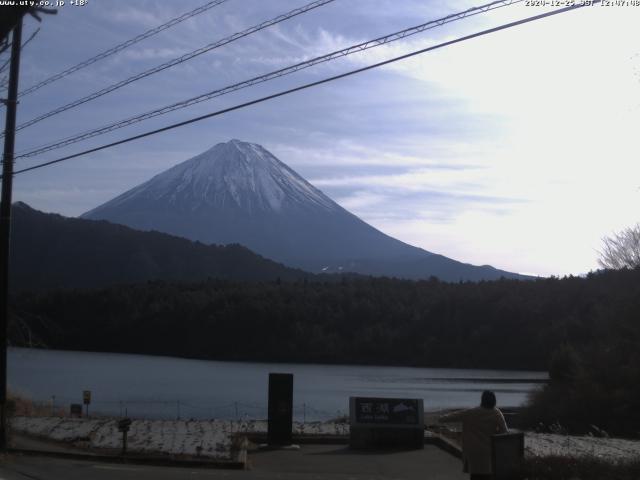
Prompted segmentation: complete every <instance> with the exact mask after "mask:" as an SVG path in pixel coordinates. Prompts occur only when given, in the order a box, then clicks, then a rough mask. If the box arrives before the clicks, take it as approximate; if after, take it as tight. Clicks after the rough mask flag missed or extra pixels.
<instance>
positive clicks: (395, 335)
mask: <svg viewBox="0 0 640 480" xmlns="http://www.w3.org/2000/svg"><path fill="white" fill-rule="evenodd" d="M639 307H640V271H637V270H636V271H618V272H606V273H600V274H591V275H589V277H588V278H575V277H571V278H564V279H555V278H551V279H545V280H537V281H517V280H502V281H494V282H480V283H470V282H469V283H460V284H450V283H443V282H439V281H437V280H435V279H433V280H431V281H419V282H413V281H401V280H391V279H384V278H383V279H374V278H371V279H346V278H345V279H343V281H342V282H337V283H335V282H331V283H323V282H311V281H309V282H305V281H298V282H284V281H283V282H278V281H274V282H254V283H235V282H229V281H214V280H211V281H207V282H204V283H195V284H180V283H164V282H152V283H147V284H141V285H127V286H119V287H112V288H107V289H101V290H86V291H82V290H71V291H57V292H49V293H29V294H22V295H19V296H17V297H15V298H14V314H15V315H16V316H17V318H19V319H20V322H22V324H23V325H29V328H30V330H31V336H32V338H37V339H40V341H41V342H42V343H43V344H45V345H47V346H49V347H52V348H62V349H79V350H95V351H113V352H133V353H149V354H164V355H177V356H185V357H198V358H211V359H233V360H273V361H300V362H329V363H370V364H403V365H426V366H451V367H491V368H504V369H519V368H523V369H546V368H547V366H548V362H549V359H550V355H551V353H552V352H553V351H554V350H556V349H557V348H558V347H559V346H561V345H563V344H565V343H570V344H572V345H575V346H576V348H578V349H581V348H587V347H589V348H592V346H594V345H601V344H602V345H607V346H608V348H619V347H620V346H621V345H627V344H628V343H629V342H631V341H633V339H634V337H633V335H635V334H637V332H638V321H637V319H638V318H640V309H639ZM14 341H16V342H18V343H21V342H22V341H21V340H20V339H19V338H14Z"/></svg>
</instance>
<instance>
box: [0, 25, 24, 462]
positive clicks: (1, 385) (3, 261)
mask: <svg viewBox="0 0 640 480" xmlns="http://www.w3.org/2000/svg"><path fill="white" fill-rule="evenodd" d="M21 45H22V18H20V19H19V20H18V22H17V23H16V25H15V27H13V35H12V38H11V67H10V69H9V90H8V95H7V99H6V100H5V102H6V104H7V116H6V122H5V130H4V132H5V133H4V155H3V157H2V199H1V201H0V451H6V449H7V446H8V445H7V442H8V439H7V340H8V339H7V336H8V335H7V334H8V327H9V239H10V233H11V190H12V187H13V154H14V150H15V140H16V110H17V106H18V75H19V73H20V47H21Z"/></svg>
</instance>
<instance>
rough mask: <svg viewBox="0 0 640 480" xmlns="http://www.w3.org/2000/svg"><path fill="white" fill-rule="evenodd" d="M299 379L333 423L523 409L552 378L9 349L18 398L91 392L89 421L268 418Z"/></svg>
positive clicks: (51, 399) (62, 398) (311, 405)
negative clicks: (365, 415) (370, 402)
mask: <svg viewBox="0 0 640 480" xmlns="http://www.w3.org/2000/svg"><path fill="white" fill-rule="evenodd" d="M270 372H273V373H293V374H294V392H293V395H294V398H293V402H294V407H295V408H294V416H295V418H296V419H297V420H303V419H305V420H307V421H313V420H327V419H330V418H334V417H336V416H339V415H344V414H346V413H347V411H348V409H349V407H348V402H349V397H350V396H371V397H376V396H378V397H400V398H422V399H424V406H425V409H426V410H431V409H440V408H455V407H470V406H475V405H478V404H479V401H480V394H481V392H482V391H483V390H487V389H488V390H493V391H494V392H496V396H497V397H498V406H503V407H506V406H509V407H513V406H519V405H522V404H523V403H524V402H525V400H526V397H527V394H528V393H529V392H530V391H532V390H533V389H535V388H538V387H539V386H540V385H541V384H543V383H544V381H545V380H546V379H547V378H548V377H547V374H546V373H545V372H522V371H498V370H462V369H442V368H411V367H377V366H373V367H372V366H354V365H305V364H283V363H280V364H275V363H252V362H216V361H206V360H187V359H182V358H173V357H154V356H147V355H126V354H118V353H92V352H69V351H56V350H35V349H26V348H10V349H9V352H8V376H9V378H8V383H9V389H10V390H11V391H12V392H15V393H18V394H21V395H23V396H26V397H29V398H31V399H32V400H34V401H37V402H43V403H47V404H51V403H53V406H54V408H64V409H65V410H67V411H68V408H69V405H70V404H71V403H82V392H83V390H91V394H92V402H91V405H90V413H91V412H93V413H101V414H109V415H123V414H126V415H129V416H132V417H147V418H167V419H170V418H177V417H178V416H179V417H180V418H237V417H242V418H245V417H248V418H258V419H264V418H266V417H267V388H268V374H269V373H270Z"/></svg>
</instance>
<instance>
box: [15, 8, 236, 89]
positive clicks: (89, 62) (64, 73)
mask: <svg viewBox="0 0 640 480" xmlns="http://www.w3.org/2000/svg"><path fill="white" fill-rule="evenodd" d="M226 1H228V0H214V1H212V2H208V3H205V4H204V5H201V6H200V7H198V8H196V9H194V10H191V11H190V12H187V13H184V14H182V15H180V16H179V17H176V18H173V19H171V20H169V21H168V22H166V23H163V24H162V25H158V26H157V27H155V28H152V29H151V30H147V31H146V32H144V33H141V34H140V35H137V36H135V37H133V38H131V39H129V40H127V41H126V42H123V43H120V44H118V45H116V46H115V47H112V48H110V49H108V50H105V51H104V52H102V53H99V54H98V55H95V56H93V57H91V58H89V59H87V60H85V61H83V62H80V63H78V64H77V65H74V66H73V67H70V68H68V69H66V70H64V71H62V72H60V73H57V74H55V75H52V76H50V77H49V78H46V79H44V80H42V81H41V82H40V83H37V84H36V85H33V86H32V87H29V88H27V89H25V90H23V91H22V92H20V94H19V95H18V96H19V97H23V96H25V95H29V94H30V93H33V92H35V91H36V90H39V89H41V88H42V87H44V86H45V85H49V84H50V83H53V82H56V81H58V80H60V79H61V78H64V77H66V76H68V75H71V74H72V73H75V72H77V71H78V70H82V69H83V68H85V67H88V66H89V65H92V64H94V63H96V62H99V61H100V60H104V59H105V58H107V57H110V56H111V55H114V54H116V53H118V52H120V51H122V50H124V49H125V48H128V47H130V46H131V45H134V44H136V43H138V42H141V41H142V40H144V39H146V38H149V37H152V36H154V35H157V34H158V33H160V32H162V31H164V30H166V29H168V28H171V27H173V26H175V25H178V24H179V23H182V22H184V21H185V20H187V19H189V18H191V17H195V16H196V15H199V14H201V13H203V12H206V11H207V10H210V9H212V8H213V7H217V6H218V5H220V4H221V3H224V2H226Z"/></svg>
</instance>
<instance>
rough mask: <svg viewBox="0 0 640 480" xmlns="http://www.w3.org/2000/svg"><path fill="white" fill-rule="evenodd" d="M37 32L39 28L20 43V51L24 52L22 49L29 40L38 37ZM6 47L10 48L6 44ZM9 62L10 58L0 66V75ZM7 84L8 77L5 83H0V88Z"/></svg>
mask: <svg viewBox="0 0 640 480" xmlns="http://www.w3.org/2000/svg"><path fill="white" fill-rule="evenodd" d="M39 32H40V28H39V27H38V28H37V29H36V30H35V31H34V32H33V33H32V34H31V35H30V36H29V38H27V39H26V40H25V41H24V42H23V43H22V46H21V47H20V50H24V47H26V46H27V45H28V44H29V42H31V40H33V39H34V38H35V37H36V35H38V33H39ZM8 46H11V44H10V43H9V44H8ZM0 53H2V52H0ZM10 61H11V57H9V58H8V59H7V61H6V62H5V63H4V64H2V66H0V73H3V72H4V71H5V70H6V69H7V67H8V66H9V62H10ZM7 83H9V77H7V80H6V82H5V81H4V80H3V81H2V82H0V88H4V86H5V85H6V84H7Z"/></svg>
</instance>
